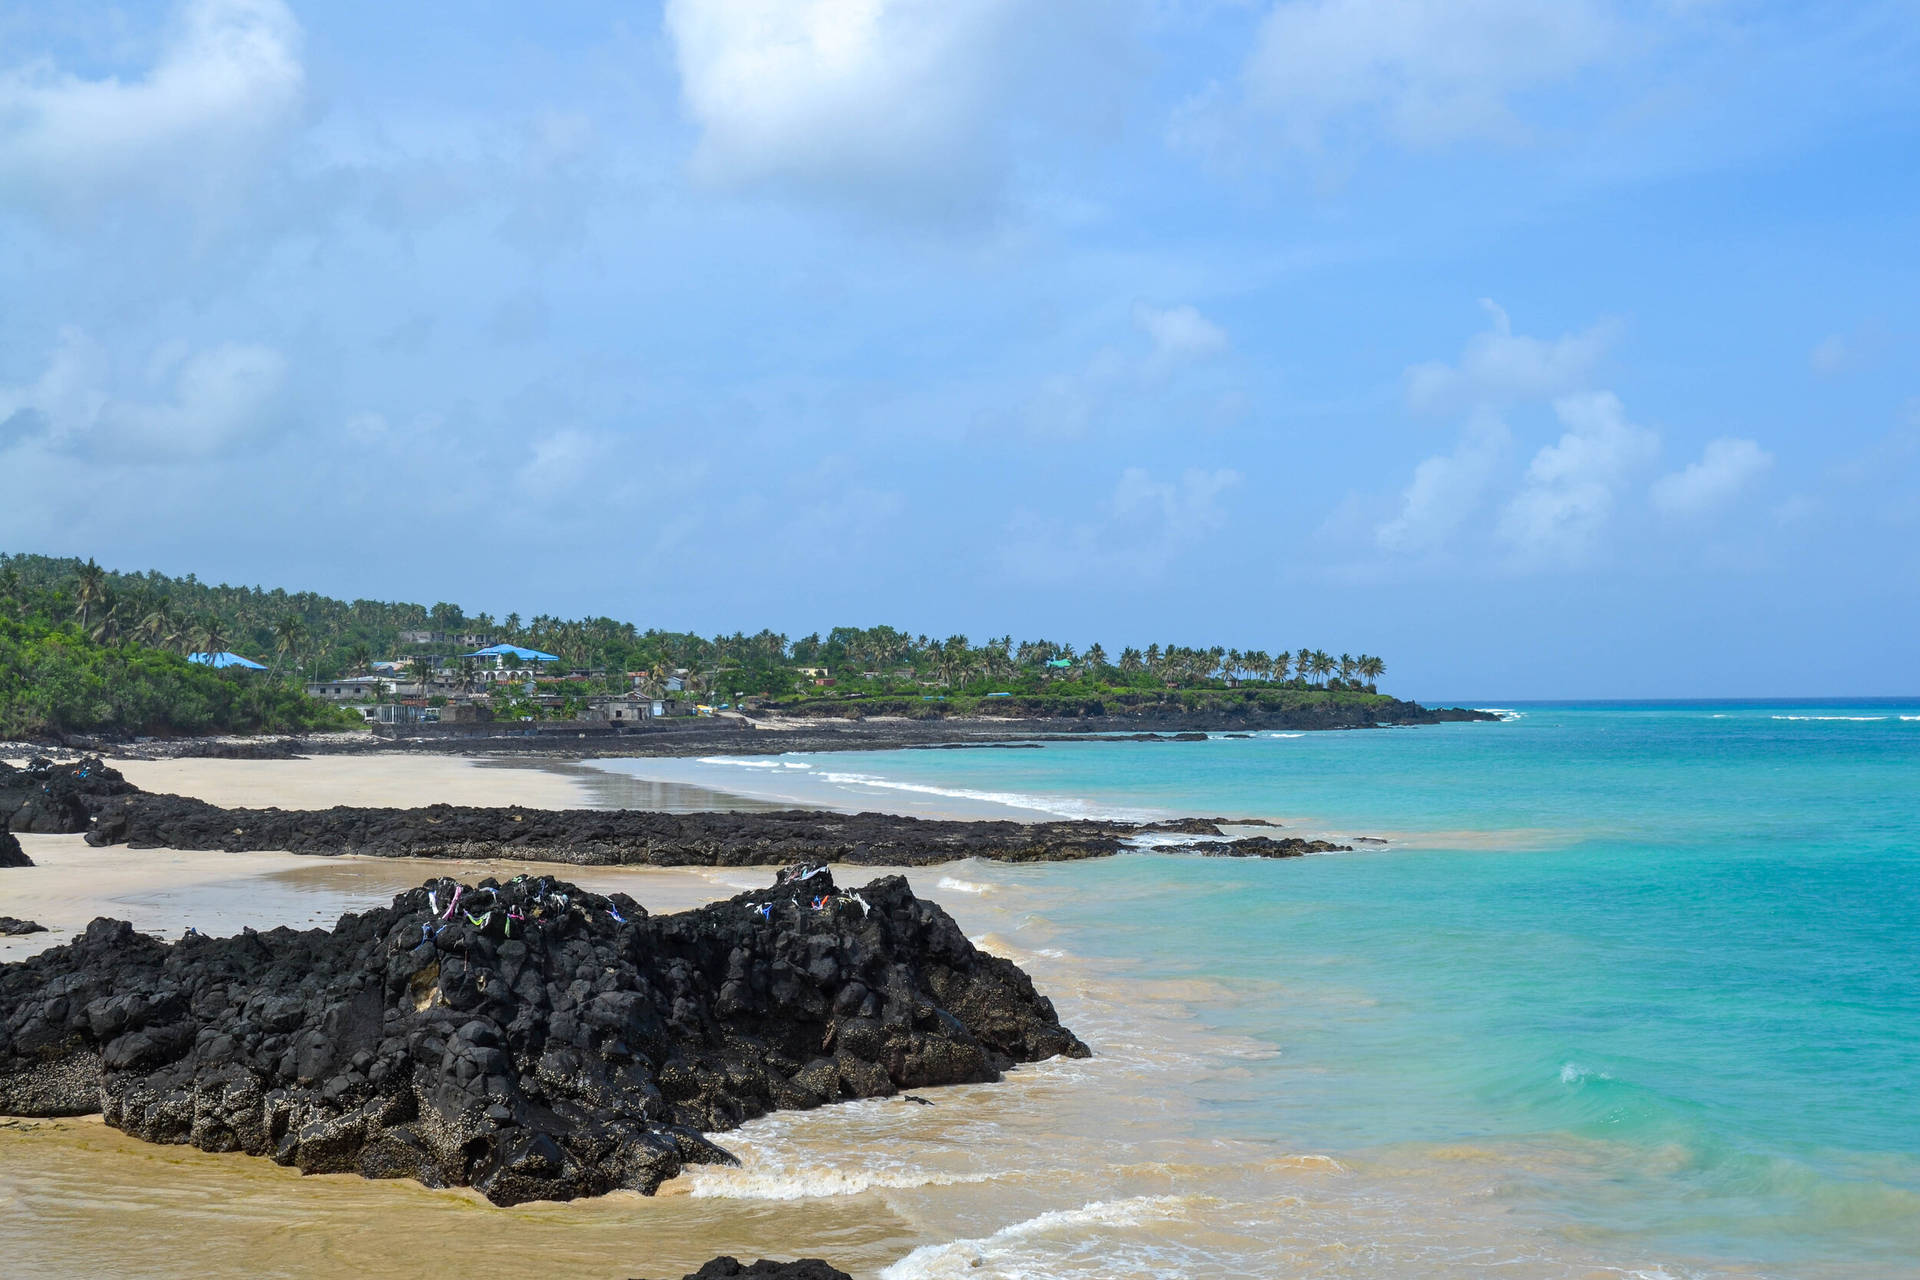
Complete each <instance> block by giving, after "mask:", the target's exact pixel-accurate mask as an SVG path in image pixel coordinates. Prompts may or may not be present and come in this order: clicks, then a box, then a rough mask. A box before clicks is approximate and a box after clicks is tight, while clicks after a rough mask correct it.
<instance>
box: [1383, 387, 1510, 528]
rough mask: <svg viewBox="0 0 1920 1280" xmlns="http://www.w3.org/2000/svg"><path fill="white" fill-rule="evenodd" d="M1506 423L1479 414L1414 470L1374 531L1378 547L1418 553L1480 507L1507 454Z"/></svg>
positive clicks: (1464, 520)
mask: <svg viewBox="0 0 1920 1280" xmlns="http://www.w3.org/2000/svg"><path fill="white" fill-rule="evenodd" d="M1510 443H1511V436H1510V435H1509V433H1508V431H1507V427H1506V424H1505V423H1503V422H1501V421H1500V420H1499V419H1498V418H1495V417H1493V416H1492V415H1490V414H1481V415H1479V416H1477V417H1476V418H1475V419H1474V421H1473V422H1472V423H1471V424H1469V426H1468V427H1467V430H1466V432H1465V433H1464V434H1463V435H1462V436H1461V438H1460V443H1459V444H1458V445H1457V446H1455V447H1454V449H1453V451H1452V452H1451V453H1444V454H1437V455H1435V456H1434V457H1431V458H1428V459H1426V460H1425V461H1424V462H1422V463H1420V464H1419V465H1418V466H1416V467H1415V468H1414V469H1413V479H1412V481H1411V482H1409V483H1408V485H1407V487H1406V490H1405V491H1404V492H1403V493H1402V494H1401V497H1400V507H1399V510H1398V511H1397V512H1396V513H1395V515H1394V517H1393V518H1392V519H1391V520H1388V521H1386V522H1384V523H1382V524H1380V525H1379V526H1377V527H1376V528H1375V530H1374V542H1375V544H1376V545H1378V546H1379V548H1380V549H1381V550H1382V551H1389V552H1398V553H1407V554H1417V553H1420V552H1426V551H1433V550H1437V549H1438V548H1439V547H1441V546H1442V545H1444V544H1445V543H1446V541H1447V539H1449V538H1450V537H1452V536H1453V534H1454V533H1455V532H1457V531H1458V530H1459V528H1460V526H1461V525H1463V524H1465V523H1466V521H1467V519H1468V517H1470V516H1472V515H1473V514H1474V512H1475V511H1477V510H1479V508H1480V503H1481V500H1482V499H1483V498H1484V497H1485V495H1486V491H1487V486H1488V484H1489V483H1490V482H1491V481H1492V479H1493V474H1494V470H1495V469H1496V468H1497V467H1498V466H1499V464H1500V461H1501V459H1502V458H1504V457H1505V456H1506V453H1507V449H1508V447H1509V444H1510Z"/></svg>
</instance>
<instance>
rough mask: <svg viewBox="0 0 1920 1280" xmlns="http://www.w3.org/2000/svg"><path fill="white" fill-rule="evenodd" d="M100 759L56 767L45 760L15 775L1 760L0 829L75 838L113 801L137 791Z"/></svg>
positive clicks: (90, 757)
mask: <svg viewBox="0 0 1920 1280" xmlns="http://www.w3.org/2000/svg"><path fill="white" fill-rule="evenodd" d="M138 790H139V788H137V787H135V786H134V785H133V784H132V783H131V782H128V781H127V780H126V779H125V778H123V777H121V776H120V771H119V770H118V769H114V768H111V767H109V766H107V765H105V764H102V763H101V762H100V760H99V758H98V757H96V756H87V757H84V758H82V759H79V760H71V761H66V762H63V763H60V764H55V763H54V762H53V761H51V760H48V759H47V758H46V757H44V756H38V757H35V758H34V759H32V760H30V761H28V762H27V767H26V768H24V769H16V768H14V767H13V766H12V765H10V764H8V763H6V762H5V761H4V760H0V827H4V828H5V829H6V830H8V831H28V832H32V833H34V834H36V835H74V834H76V833H78V832H81V831H85V830H87V828H88V826H89V824H91V822H92V821H93V815H94V813H95V812H96V811H97V810H98V809H99V808H100V806H101V805H102V804H104V803H105V802H106V801H108V800H111V799H112V798H114V797H116V796H125V795H132V794H133V793H134V792H136V791H138Z"/></svg>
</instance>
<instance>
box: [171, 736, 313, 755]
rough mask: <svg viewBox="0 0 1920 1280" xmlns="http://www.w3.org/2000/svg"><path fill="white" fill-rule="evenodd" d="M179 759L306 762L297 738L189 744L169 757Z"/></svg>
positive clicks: (181, 746)
mask: <svg viewBox="0 0 1920 1280" xmlns="http://www.w3.org/2000/svg"><path fill="white" fill-rule="evenodd" d="M168 754H169V755H171V756H173V757H175V758H178V759H192V760H305V759H306V758H307V757H306V756H304V755H302V754H301V753H300V744H299V741H298V740H297V739H294V738H253V739H247V740H245V741H241V742H235V741H233V740H231V739H214V740H213V741H208V742H187V743H183V744H181V745H180V746H179V747H177V748H176V749H175V750H173V751H171V752H169V753H168Z"/></svg>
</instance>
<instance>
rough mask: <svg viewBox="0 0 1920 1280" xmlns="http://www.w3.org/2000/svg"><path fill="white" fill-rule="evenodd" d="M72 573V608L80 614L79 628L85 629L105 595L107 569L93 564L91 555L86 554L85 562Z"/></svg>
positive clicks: (90, 622)
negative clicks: (73, 584)
mask: <svg viewBox="0 0 1920 1280" xmlns="http://www.w3.org/2000/svg"><path fill="white" fill-rule="evenodd" d="M73 573H74V579H75V589H74V593H73V610H74V612H75V613H77V614H79V615H80V630H82V631H86V630H87V629H88V628H89V627H90V626H91V624H92V622H93V610H94V608H95V606H97V605H99V604H100V602H101V600H102V598H103V597H104V596H105V595H106V592H107V571H106V570H105V569H102V568H101V567H100V566H99V565H97V564H95V563H94V562H93V557H92V556H88V557H87V562H86V563H85V564H83V565H79V566H78V567H76V568H75V569H74V571H73Z"/></svg>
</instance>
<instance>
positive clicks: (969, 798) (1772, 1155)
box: [626, 701, 1920, 1276]
mask: <svg viewBox="0 0 1920 1280" xmlns="http://www.w3.org/2000/svg"><path fill="white" fill-rule="evenodd" d="M1511 712H1512V713H1511V715H1510V716H1509V718H1508V719H1506V720H1505V721H1504V722H1502V723H1500V724H1467V725H1443V726H1435V727H1426V728H1418V729H1402V730H1382V731H1369V732H1352V733H1322V734H1305V735H1272V734H1262V735H1257V736H1255V737H1252V738H1221V737H1216V738H1214V739H1212V740H1210V741H1208V742H1205V743H1185V744H1181V743H1156V744H1131V743H1127V744H1120V743H1114V744H1068V745H1048V746H1046V747H1045V748H1043V749H1039V750H965V751H905V752H888V753H872V754H862V755H816V756H790V757H777V758H772V759H767V760H759V761H751V762H740V761H722V760H714V761H708V762H656V761H636V762H631V763H630V765H629V766H626V767H630V768H632V769H633V770H634V771H636V772H643V773H648V774H652V775H658V774H659V773H660V771H661V769H662V768H663V767H668V766H671V767H677V768H678V769H679V770H680V771H679V772H678V773H677V774H675V776H676V777H680V778H682V779H685V780H689V781H702V782H706V783H709V784H711V785H716V786H726V787H730V788H733V789H736V790H747V791H757V792H760V793H762V794H766V795H770V796H771V795H791V796H793V797H795V798H798V799H801V800H804V801H806V802H808V803H835V804H840V805H843V806H852V807H862V806H871V807H893V808H903V807H904V808H909V809H911V808H914V807H922V808H925V807H929V806H933V807H941V806H945V807H954V806H959V807H966V806H974V807H978V808H990V809H998V810H1000V811H1007V812H1020V811H1026V812H1030V813H1031V812H1035V811H1048V812H1057V813H1081V812H1086V813H1094V812H1112V813H1129V814H1131V813H1140V812H1162V813H1184V814H1205V815H1224V816H1248V817H1266V818H1272V819H1276V820H1278V821H1281V822H1283V823H1285V824H1286V825H1287V826H1288V828H1289V829H1291V830H1296V831H1299V832H1302V833H1318V832H1326V833H1336V834H1341V835H1347V836H1374V837H1378V838H1381V839H1384V840H1386V841H1387V843H1386V844H1385V845H1384V846H1378V845H1363V846H1361V847H1360V849H1359V850H1358V851H1356V852H1354V853H1351V854H1335V855H1328V856H1321V857H1310V858H1305V859H1297V860H1289V861H1285V862H1277V863H1257V864H1253V863H1246V862H1241V861H1230V860H1225V859H1198V858H1191V857H1170V856H1161V855H1140V856H1127V857H1122V858H1117V859H1113V860H1109V861H1105V862H1099V863H1087V864H1075V865H1049V866H1040V867H1024V868H1014V869H1008V870H1007V871H1006V872H1005V873H1004V874H1005V877H1006V878H1007V879H1008V880H1009V881H1010V885H1009V887H1010V888H1012V889H1014V890H1018V889H1020V888H1021V887H1025V888H1028V889H1030V890H1031V891H1032V892H1034V893H1035V894H1036V895H1039V896H1043V897H1044V899H1045V901H1046V902H1047V904H1048V905H1047V915H1048V922H1049V926H1050V928H1052V929H1054V930H1056V931H1057V934H1058V936H1059V937H1061V938H1064V939H1067V940H1068V941H1067V943H1066V944H1065V945H1069V946H1070V947H1071V948H1072V949H1073V950H1074V951H1075V952H1076V953H1079V954H1085V955H1090V956H1096V957H1103V958H1107V959H1112V960H1116V961H1125V962H1127V963H1128V964H1130V965H1131V966H1133V969H1134V971H1135V972H1139V973H1142V974H1145V975H1149V976H1152V977H1155V978H1165V979H1193V980H1197V981H1198V982H1200V983H1203V984H1205V986H1206V988H1207V989H1209V990H1215V991H1219V992H1222V993H1224V994H1223V995H1221V996H1219V997H1217V998H1211V999H1207V1000H1203V1001H1198V1002H1196V1005H1195V1008H1194V1013H1195V1016H1197V1017H1199V1018H1200V1019H1202V1020H1203V1021H1204V1022H1205V1023H1207V1024H1208V1025H1209V1026H1211V1027H1214V1028H1217V1029H1218V1030H1220V1031H1223V1032H1227V1033H1232V1034H1233V1035H1234V1036H1236V1037H1240V1038H1243V1039H1245V1040H1248V1041H1251V1042H1257V1043H1261V1044H1265V1045H1269V1046H1271V1047H1272V1049H1273V1050H1275V1052H1273V1053H1270V1054H1264V1055H1250V1056H1249V1058H1248V1061H1247V1064H1246V1068H1245V1070H1244V1071H1236V1072H1234V1073H1232V1074H1230V1075H1227V1076H1218V1075H1216V1076H1215V1077H1213V1078H1209V1079H1208V1080H1207V1081H1206V1082H1205V1083H1204V1084H1203V1085H1202V1086H1201V1090H1202V1095H1203V1096H1202V1098H1201V1102H1202V1105H1203V1107H1204V1109H1205V1113H1206V1116H1207V1123H1208V1124H1209V1125H1215V1126H1217V1128H1218V1131H1219V1132H1220V1133H1222V1134H1231V1135H1234V1136H1235V1137H1240V1138H1244V1137H1252V1138H1258V1139H1271V1140H1272V1141H1274V1142H1275V1143H1278V1144H1281V1145H1284V1146H1288V1147H1292V1148H1295V1149H1311V1150H1324V1151H1334V1152H1342V1153H1355V1152H1358V1153H1365V1158H1367V1159H1371V1160H1373V1161H1375V1162H1376V1163H1378V1162H1380V1161H1383V1160H1384V1161H1390V1160H1391V1158H1392V1153H1394V1152H1395V1151H1396V1150H1399V1149H1402V1148H1405V1149H1408V1150H1412V1149H1415V1148H1417V1149H1419V1150H1420V1151H1422V1152H1423V1153H1426V1155H1425V1156H1423V1158H1430V1157H1431V1154H1432V1153H1433V1152H1434V1151H1444V1150H1446V1149H1447V1148H1448V1145H1449V1144H1492V1145H1493V1146H1494V1147H1496V1148H1497V1149H1498V1150H1499V1151H1500V1152H1502V1153H1506V1154H1507V1155H1508V1156H1511V1155H1512V1154H1513V1153H1524V1152H1527V1151H1528V1150H1530V1149H1534V1148H1537V1149H1539V1150H1540V1151H1542V1152H1546V1153H1550V1155H1549V1156H1544V1157H1543V1158H1541V1159H1539V1160H1526V1159H1515V1160H1513V1169H1512V1173H1511V1175H1510V1185H1508V1186H1506V1187H1504V1188H1503V1189H1502V1192H1501V1194H1503V1195H1505V1196H1506V1197H1507V1198H1508V1202H1509V1203H1511V1204H1512V1205H1513V1206H1514V1207H1515V1211H1516V1212H1521V1213H1525V1214H1528V1215H1532V1216H1534V1217H1537V1218H1539V1219H1540V1220H1541V1221H1543V1222H1547V1223H1549V1224H1551V1225H1552V1229H1554V1230H1555V1231H1558V1232H1560V1233H1562V1234H1564V1235H1572V1236H1575V1237H1577V1238H1579V1239H1582V1240H1584V1241H1588V1242H1599V1243H1600V1244H1601V1245H1617V1246H1618V1247H1619V1249H1620V1250H1622V1251H1624V1252H1626V1253H1628V1254H1632V1255H1635V1256H1640V1255H1646V1254H1655V1253H1657V1254H1661V1255H1663V1256H1664V1255H1674V1256H1680V1257H1687V1258H1707V1259H1714V1260H1717V1261H1718V1262H1720V1263H1725V1264H1732V1265H1734V1266H1735V1267H1736V1268H1737V1267H1741V1266H1746V1265H1751V1266H1752V1267H1753V1268H1755V1269H1756V1270H1757V1271H1758V1272H1760V1273H1762V1274H1769V1275H1792V1274H1796V1273H1797V1272H1798V1271H1799V1270H1801V1269H1802V1268H1805V1269H1807V1270H1809V1271H1812V1270H1818V1271H1820V1272H1821V1273H1823V1274H1828V1273H1832V1274H1858V1275H1863V1276H1865V1275H1878V1274H1886V1275H1891V1274H1912V1273H1914V1271H1915V1268H1916V1261H1915V1260H1916V1259H1920V702H1908V701H1902V702H1891V701H1885V702H1867V703H1862V702H1848V703H1840V704H1817V705H1793V706H1788V705H1775V704H1756V703H1738V704H1735V703H1728V704H1693V705H1684V706H1683V705H1664V704H1622V705H1531V706H1529V705H1518V706H1515V707H1513V708H1512V709H1511ZM936 896H937V895H936Z"/></svg>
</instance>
